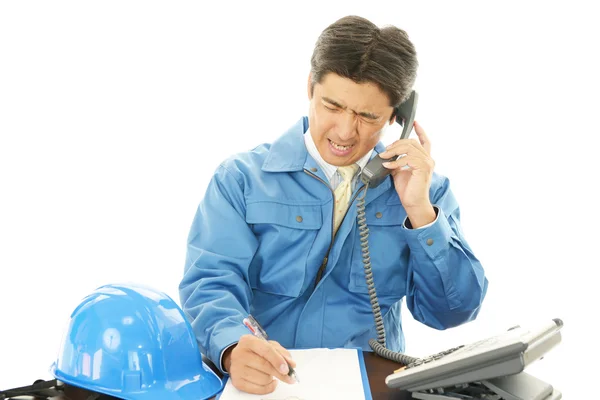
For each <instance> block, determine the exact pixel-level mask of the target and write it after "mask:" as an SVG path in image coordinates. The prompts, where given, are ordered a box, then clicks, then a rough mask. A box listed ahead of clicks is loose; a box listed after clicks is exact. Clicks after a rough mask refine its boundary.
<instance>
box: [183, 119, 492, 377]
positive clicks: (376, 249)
mask: <svg viewBox="0 0 600 400" xmlns="http://www.w3.org/2000/svg"><path fill="white" fill-rule="evenodd" d="M307 128H308V119H307V118H306V117H303V118H302V119H300V120H299V121H298V122H297V123H296V124H295V125H293V126H292V127H291V128H290V129H289V130H288V131H287V132H286V133H284V134H283V135H282V136H281V137H280V138H278V139H277V140H276V141H274V142H273V143H272V144H263V145H260V146H258V147H257V148H255V149H254V150H252V151H249V152H245V153H242V154H237V155H235V156H233V157H231V158H229V159H227V160H225V161H224V162H223V163H222V164H221V165H220V166H219V167H218V168H217V170H216V171H215V173H214V175H213V177H212V179H211V181H210V183H209V185H208V188H207V190H206V194H205V196H204V198H203V199H202V201H201V203H200V205H199V207H198V209H197V212H196V215H195V218H194V220H193V223H192V226H191V229H190V232H189V237H188V243H187V257H186V262H185V270H184V276H183V279H182V281H181V283H180V287H179V293H180V299H181V304H182V307H183V309H184V311H185V312H186V314H187V315H188V318H190V320H191V324H192V327H193V329H194V332H195V334H196V336H197V338H198V341H199V346H200V349H201V351H202V352H203V354H205V355H207V356H208V358H210V359H211V360H212V361H213V362H215V364H216V365H217V366H218V367H219V368H221V362H220V360H221V354H222V352H223V350H224V349H225V348H227V347H228V346H230V345H231V344H233V343H235V342H237V341H238V340H239V338H240V336H242V335H244V334H248V333H249V332H248V330H247V328H246V327H245V326H244V325H243V323H242V320H243V318H245V317H246V316H247V315H248V314H252V315H253V316H254V317H255V318H256V319H257V320H258V321H259V323H260V324H261V325H262V326H263V327H264V328H265V330H266V331H267V333H268V334H269V338H270V339H273V340H276V341H278V342H279V343H281V345H283V346H284V347H286V348H295V349H300V348H315V347H361V348H363V350H366V351H371V349H370V347H369V344H368V341H369V339H371V338H373V339H376V338H377V332H376V329H375V323H374V318H373V313H372V308H371V303H370V301H369V295H368V289H367V283H366V280H365V272H364V267H363V259H362V252H361V246H360V244H361V243H360V234H359V233H360V232H359V229H358V227H357V218H356V216H357V209H356V205H357V196H356V194H357V191H358V190H360V188H361V186H362V182H361V183H360V184H358V185H356V186H357V187H356V189H355V195H354V196H353V201H352V203H351V204H350V207H349V209H348V212H347V214H346V217H345V219H344V221H343V222H342V224H341V226H340V228H339V230H338V232H337V234H336V235H335V238H334V237H333V234H332V233H333V191H332V189H331V188H330V186H329V184H328V183H327V182H328V180H327V178H326V177H325V174H324V173H323V171H322V170H321V169H320V168H319V165H318V164H317V162H316V161H315V160H314V159H313V158H312V157H311V156H310V155H309V153H308V151H307V149H306V146H305V144H304V137H303V135H304V133H305V132H306V130H307ZM383 150H384V147H383V145H382V144H381V143H379V144H378V145H377V146H376V147H375V151H374V152H373V156H375V155H376V154H377V153H379V152H382V151H383ZM430 199H431V202H432V204H433V205H434V207H435V208H436V212H437V218H436V220H435V221H434V222H433V223H432V224H431V225H429V226H427V227H425V228H420V229H409V227H407V217H406V212H405V210H404V208H403V207H402V204H401V203H400V199H399V197H398V194H397V192H396V190H395V188H394V184H393V181H392V179H391V177H388V178H387V179H386V180H385V181H384V182H383V183H381V184H380V185H379V186H378V187H376V188H369V190H368V191H367V194H366V198H365V202H366V209H365V212H366V222H367V226H368V228H369V237H368V243H369V251H370V257H371V264H372V271H373V276H374V281H375V288H376V291H377V296H378V299H379V305H380V307H381V313H382V315H383V316H384V326H385V331H386V341H387V342H386V345H387V348H389V349H391V350H395V351H404V335H403V333H402V323H401V318H400V310H401V302H402V299H403V298H406V301H407V307H408V309H409V310H410V312H411V313H412V315H413V317H414V318H415V319H416V320H418V321H421V322H422V323H424V324H425V325H427V326H430V327H432V328H436V329H446V328H449V327H454V326H457V325H459V324H462V323H465V322H467V321H470V320H472V319H474V318H475V317H476V315H477V314H478V312H479V309H480V306H481V304H482V301H483V299H484V297H485V294H486V290H487V285H488V282H487V279H486V277H485V275H484V270H483V268H482V266H481V264H480V262H479V261H478V259H477V258H476V257H475V256H474V254H473V252H472V251H471V249H470V248H469V246H468V244H467V242H466V241H465V238H464V237H463V234H462V232H461V228H460V221H459V207H458V204H457V202H456V199H455V197H454V196H453V195H452V192H451V190H450V187H449V183H448V179H446V178H445V177H442V176H440V175H438V174H436V173H434V175H433V179H432V183H431V189H430ZM408 224H409V223H408ZM408 226H410V224H409V225H408ZM322 266H323V267H324V270H323V273H322V275H321V277H320V279H317V275H318V271H319V269H320V268H321V267H322ZM317 281H318V282H317Z"/></svg>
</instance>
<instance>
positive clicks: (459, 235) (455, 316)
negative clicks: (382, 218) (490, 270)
mask: <svg viewBox="0 0 600 400" xmlns="http://www.w3.org/2000/svg"><path fill="white" fill-rule="evenodd" d="M434 179H436V180H438V182H439V184H437V185H435V187H436V188H437V190H434V191H433V193H432V204H433V206H434V208H435V209H436V212H437V218H436V220H435V221H434V222H433V223H432V224H430V225H428V226H427V227H425V228H422V229H409V228H407V227H406V225H409V226H410V223H409V221H406V222H405V229H406V236H407V240H408V245H409V248H410V253H411V255H410V260H409V266H408V282H407V283H408V285H407V288H408V290H407V296H406V298H407V307H408V309H409V310H410V312H411V313H412V315H413V317H414V318H415V319H416V320H418V321H420V322H422V323H424V324H425V325H427V326H430V327H432V328H435V329H440V330H441V329H446V328H451V327H454V326H458V325H460V324H463V323H465V322H468V321H471V320H473V319H475V318H476V316H477V314H478V313H479V309H480V307H481V304H482V302H483V299H484V297H485V295H486V292H487V286H488V280H487V278H486V277H485V274H484V270H483V267H482V266H481V263H480V262H479V260H478V259H477V258H476V257H475V255H474V254H473V252H472V250H471V248H470V247H469V245H468V243H467V241H466V239H465V237H464V235H463V232H462V229H461V226H460V209H459V206H458V203H457V201H456V199H455V197H454V195H453V194H452V192H451V190H450V187H449V181H448V179H447V178H445V177H440V176H436V178H434ZM432 188H433V185H432Z"/></svg>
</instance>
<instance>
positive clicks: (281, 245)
mask: <svg viewBox="0 0 600 400" xmlns="http://www.w3.org/2000/svg"><path fill="white" fill-rule="evenodd" d="M246 222H247V223H248V224H250V226H251V229H252V231H253V232H254V234H255V235H256V237H257V239H258V242H259V245H258V249H257V251H256V254H255V256H254V259H253V261H252V264H251V266H250V270H249V278H250V285H251V287H252V289H255V290H259V291H261V292H265V293H270V294H276V295H281V296H288V297H298V296H299V295H300V294H301V292H302V287H303V284H304V281H305V279H306V269H307V262H308V259H309V256H310V254H311V250H312V248H313V245H314V243H315V239H316V237H317V234H318V232H319V229H320V228H321V226H322V225H323V218H322V210H321V206H320V205H296V204H282V203H272V202H257V203H250V204H247V206H246Z"/></svg>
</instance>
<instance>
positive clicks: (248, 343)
mask: <svg viewBox="0 0 600 400" xmlns="http://www.w3.org/2000/svg"><path fill="white" fill-rule="evenodd" d="M286 361H287V362H289V364H290V365H291V366H292V367H295V366H296V363H295V362H294V360H292V356H291V354H290V352H289V351H287V350H286V349H285V348H284V347H283V346H281V345H280V344H279V343H277V342H276V341H274V340H269V341H268V342H266V341H264V340H261V339H259V338H257V337H255V336H253V335H244V336H242V337H241V338H240V341H239V342H238V344H237V345H235V346H233V347H230V348H229V349H227V351H226V352H225V354H223V366H224V367H225V370H226V371H227V372H228V373H229V376H230V379H231V383H232V384H233V386H234V387H235V388H237V389H238V390H241V391H243V392H246V393H252V394H268V393H272V392H273V391H274V390H275V388H276V387H277V379H279V380H281V381H283V382H287V383H290V384H293V383H295V381H294V378H292V377H289V376H288V375H287V374H288V371H289V370H288V366H287V364H286ZM275 378H277V379H275Z"/></svg>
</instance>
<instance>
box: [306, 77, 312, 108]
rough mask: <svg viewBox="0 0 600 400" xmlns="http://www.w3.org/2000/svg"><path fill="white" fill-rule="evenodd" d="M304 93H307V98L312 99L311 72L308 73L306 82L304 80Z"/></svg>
mask: <svg viewBox="0 0 600 400" xmlns="http://www.w3.org/2000/svg"><path fill="white" fill-rule="evenodd" d="M306 94H307V95H308V100H309V101H310V100H312V73H310V72H309V73H308V82H306Z"/></svg>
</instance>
